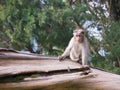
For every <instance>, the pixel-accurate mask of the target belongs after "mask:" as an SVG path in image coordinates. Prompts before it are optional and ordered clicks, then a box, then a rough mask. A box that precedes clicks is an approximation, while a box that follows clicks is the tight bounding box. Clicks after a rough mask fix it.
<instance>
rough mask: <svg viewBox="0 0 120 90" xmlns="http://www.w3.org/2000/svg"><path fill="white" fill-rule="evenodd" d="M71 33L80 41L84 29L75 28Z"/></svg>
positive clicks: (82, 39)
mask: <svg viewBox="0 0 120 90" xmlns="http://www.w3.org/2000/svg"><path fill="white" fill-rule="evenodd" d="M73 35H74V38H75V40H76V41H78V42H80V43H81V42H83V41H84V31H83V30H81V29H78V30H75V31H74V33H73Z"/></svg>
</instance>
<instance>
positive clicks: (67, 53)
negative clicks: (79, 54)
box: [59, 38, 74, 60]
mask: <svg viewBox="0 0 120 90" xmlns="http://www.w3.org/2000/svg"><path fill="white" fill-rule="evenodd" d="M73 39H74V38H71V40H70V42H69V44H68V46H67V48H66V49H65V51H64V53H63V54H62V55H61V56H59V60H63V59H65V58H66V57H67V56H69V55H70V51H71V48H72V46H73V43H74V40H73Z"/></svg>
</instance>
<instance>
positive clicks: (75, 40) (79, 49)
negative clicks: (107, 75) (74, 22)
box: [58, 29, 90, 66]
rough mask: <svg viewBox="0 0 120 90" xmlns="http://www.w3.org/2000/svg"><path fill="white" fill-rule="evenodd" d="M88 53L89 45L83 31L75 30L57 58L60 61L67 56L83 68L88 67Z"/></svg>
mask: <svg viewBox="0 0 120 90" xmlns="http://www.w3.org/2000/svg"><path fill="white" fill-rule="evenodd" d="M89 52H90V51H89V45H88V40H87V38H86V36H85V30H83V29H75V30H74V31H73V37H72V38H71V40H70V41H69V44H68V46H67V48H66V49H65V51H64V52H63V54H62V55H61V56H59V57H58V58H59V60H60V61H62V60H64V59H65V58H66V57H67V56H69V57H70V59H71V60H72V61H75V62H79V63H80V62H81V63H80V64H82V65H83V66H85V65H88V59H89Z"/></svg>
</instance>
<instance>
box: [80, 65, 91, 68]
mask: <svg viewBox="0 0 120 90" xmlns="http://www.w3.org/2000/svg"><path fill="white" fill-rule="evenodd" d="M82 67H83V68H90V66H89V65H82Z"/></svg>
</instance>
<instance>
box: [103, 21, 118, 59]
mask: <svg viewBox="0 0 120 90" xmlns="http://www.w3.org/2000/svg"><path fill="white" fill-rule="evenodd" d="M106 33H107V36H105V40H104V43H105V48H106V50H107V51H108V52H110V54H108V55H107V57H108V58H109V59H110V60H112V61H117V60H118V61H119V60H120V39H119V36H120V22H116V23H115V22H114V23H112V24H111V26H110V27H109V28H108V30H107V31H106Z"/></svg>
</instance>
